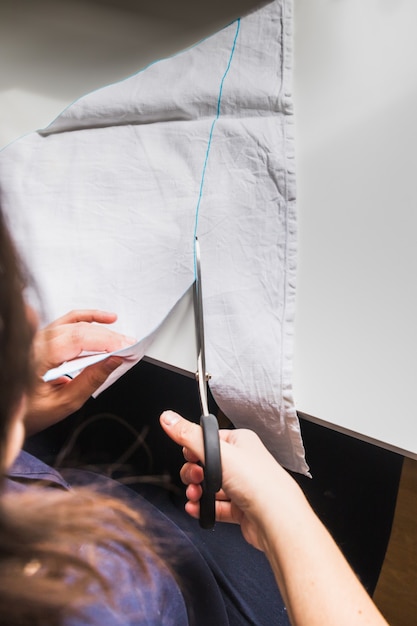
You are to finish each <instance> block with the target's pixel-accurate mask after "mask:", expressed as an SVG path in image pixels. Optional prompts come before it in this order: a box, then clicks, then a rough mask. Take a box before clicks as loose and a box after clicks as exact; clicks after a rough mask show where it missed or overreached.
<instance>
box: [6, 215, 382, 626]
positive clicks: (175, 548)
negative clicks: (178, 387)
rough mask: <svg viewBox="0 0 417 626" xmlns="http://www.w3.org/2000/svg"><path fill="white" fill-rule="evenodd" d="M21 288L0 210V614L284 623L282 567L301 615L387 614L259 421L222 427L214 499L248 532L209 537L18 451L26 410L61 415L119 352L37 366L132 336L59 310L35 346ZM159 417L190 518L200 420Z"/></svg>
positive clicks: (102, 317)
mask: <svg viewBox="0 0 417 626" xmlns="http://www.w3.org/2000/svg"><path fill="white" fill-rule="evenodd" d="M23 286H24V276H23V272H22V270H21V267H20V265H19V263H18V258H17V255H16V252H15V250H14V248H13V245H12V243H11V241H10V238H9V235H8V233H7V230H6V228H5V225H4V222H3V219H2V217H1V215H0V464H1V470H2V471H1V476H2V485H1V498H0V624H4V625H6V624H7V626H13V625H14V624H16V625H19V626H22V625H23V626H25V625H26V624H28V625H29V624H30V625H35V626H36V625H37V624H39V625H40V624H42V625H59V624H66V625H67V624H68V625H74V626H76V625H77V626H81V625H83V624H93V625H95V624H97V625H98V624H100V626H102V625H106V626H113V625H121V624H123V625H129V624H132V625H133V624H137V625H139V626H141V625H145V624H146V625H153V626H157V625H158V626H160V625H171V624H172V625H180V624H181V625H182V624H189V623H195V624H198V625H199V626H202V625H204V624H207V626H214V625H216V626H219V625H221V624H256V625H258V624H268V625H270V624H279V625H283V624H288V617H287V614H286V610H285V607H284V605H283V603H282V600H281V596H280V595H279V593H278V591H277V588H276V586H275V584H274V580H273V574H274V575H275V579H276V582H277V584H278V586H279V588H280V590H281V593H282V596H283V597H284V599H285V603H286V607H287V608H288V613H289V615H290V618H291V623H292V624H293V625H294V626H307V625H308V626H315V625H317V626H326V625H329V626H330V625H332V626H333V625H334V624H337V625H338V626H356V625H358V626H359V625H362V624H368V625H373V626H382V625H384V624H385V626H386V622H385V620H384V619H383V617H382V616H381V615H380V613H379V612H378V610H377V609H376V607H375V605H374V604H373V603H372V601H371V599H370V598H369V596H368V595H367V593H366V592H365V590H364V589H363V587H362V586H361V585H360V583H359V581H358V580H357V579H356V577H355V575H354V574H353V572H352V571H351V569H350V567H349V566H348V564H347V563H346V561H345V559H344V557H343V556H342V554H341V553H340V551H339V550H338V548H337V547H336V545H335V543H334V542H333V540H332V539H331V537H330V535H329V534H328V532H327V531H326V529H325V528H324V527H323V525H322V524H321V522H320V521H319V520H318V518H317V517H316V516H315V514H314V513H313V511H312V510H311V508H310V506H309V505H308V503H307V501H306V499H305V497H304V495H303V493H302V492H301V490H300V489H299V487H298V485H297V484H296V483H295V481H294V480H293V479H292V478H291V477H290V476H289V475H288V474H287V472H285V470H283V468H281V467H280V466H279V465H278V464H277V463H276V462H275V460H274V459H273V458H272V457H271V455H270V454H269V453H268V452H267V450H266V449H265V448H264V446H263V445H262V444H261V442H260V441H259V439H258V438H257V436H256V435H255V434H254V433H252V432H250V431H244V430H230V431H228V430H224V431H221V455H222V464H223V488H222V490H221V491H220V492H219V493H218V494H217V499H216V517H217V519H218V520H219V522H223V521H225V522H234V523H235V524H240V528H241V531H242V534H243V536H244V538H245V539H246V541H247V543H245V542H244V541H243V540H242V538H241V536H240V535H239V533H238V532H236V531H239V527H238V526H236V525H230V524H221V523H220V524H218V525H217V526H216V530H215V533H208V534H207V531H202V530H200V529H199V528H198V527H197V526H196V525H195V524H194V525H193V524H192V523H191V522H192V520H191V521H190V519H189V518H187V517H186V516H185V515H184V514H183V513H182V512H180V511H178V510H177V509H175V508H174V509H169V508H166V509H165V512H166V513H167V515H168V516H169V517H167V515H164V513H163V512H162V511H161V510H159V509H158V508H156V507H155V506H153V505H152V504H151V503H149V502H147V501H146V500H144V499H143V498H142V497H141V496H139V495H138V494H136V493H134V492H132V491H130V490H128V489H127V488H124V487H122V486H121V485H118V484H116V483H114V482H113V481H108V480H107V479H105V478H100V477H98V476H97V475H91V474H90V473H88V472H81V473H78V475H75V476H74V475H73V479H75V481H76V482H78V483H79V484H80V485H88V486H89V487H88V488H87V489H86V488H85V487H79V488H76V489H73V488H72V487H71V486H70V485H69V484H68V482H66V481H65V480H64V478H63V477H62V476H61V475H60V474H58V472H56V471H54V470H53V469H52V468H50V467H48V466H46V465H45V464H43V463H42V462H40V461H38V460H37V459H36V458H34V457H31V456H30V455H27V454H25V453H21V452H20V453H19V449H20V446H21V444H22V440H23V433H24V424H23V420H24V419H25V420H26V421H27V424H28V427H29V429H30V430H33V431H36V429H39V428H41V427H45V426H47V425H49V424H51V423H53V422H55V421H57V420H59V419H61V418H62V417H64V416H65V415H66V414H68V413H70V412H72V411H73V410H74V409H75V408H77V407H78V406H80V404H82V403H83V402H84V401H85V399H86V398H87V397H88V396H89V395H90V393H91V392H92V391H93V390H94V389H95V388H97V387H98V386H99V385H100V384H101V383H102V382H103V381H104V380H105V379H106V377H107V376H108V375H109V373H110V372H111V371H113V370H114V368H115V367H117V366H118V365H119V364H120V360H118V359H115V358H114V357H111V358H109V359H108V360H107V361H105V362H103V363H101V364H97V365H96V366H92V368H90V369H88V370H85V372H83V373H82V374H81V375H80V376H79V377H77V379H75V380H74V381H68V380H60V381H58V382H57V384H56V386H55V387H54V388H53V387H51V386H50V385H46V384H44V383H42V382H40V381H39V379H36V376H35V374H34V372H35V371H36V372H37V373H38V375H41V374H42V373H43V372H44V371H45V370H46V369H48V368H49V367H51V366H54V365H57V364H58V363H59V362H60V361H64V360H65V359H68V358H72V357H74V356H76V355H77V354H78V353H79V352H80V351H81V350H83V349H96V350H97V349H101V350H108V351H109V352H110V351H111V350H114V349H116V348H117V347H120V346H121V345H123V344H126V343H129V342H131V341H132V340H130V339H129V338H125V337H121V336H120V335H117V334H116V333H112V332H111V331H110V330H109V329H107V328H106V327H103V326H97V325H91V324H89V322H91V321H98V322H102V323H108V322H111V321H113V320H114V316H113V315H112V314H106V313H102V312H91V311H86V312H78V313H77V312H73V313H71V314H68V316H64V317H63V318H61V319H60V320H58V322H57V323H55V324H53V325H51V326H50V327H48V328H47V329H45V330H44V331H42V332H41V333H38V334H37V336H36V340H35V342H34V343H33V336H34V321H33V315H31V314H29V315H28V311H27V309H26V307H25V304H24V300H23V297H22V290H23ZM30 318H32V321H31V319H30ZM32 344H33V345H32ZM32 347H34V350H33V352H34V358H33V359H32V358H31V355H32ZM161 425H162V427H163V429H164V430H165V431H166V433H167V434H168V435H169V436H170V437H171V438H172V439H173V440H174V441H176V442H177V443H178V444H179V445H181V446H183V451H184V456H185V458H186V463H185V464H184V466H183V468H182V470H181V478H182V480H183V482H184V483H185V484H186V485H188V486H187V497H188V503H187V505H186V510H187V512H188V513H189V514H190V515H191V516H192V517H197V516H198V513H199V499H200V496H201V486H200V483H201V481H202V479H203V469H202V467H201V465H200V464H199V462H201V461H203V460H204V459H203V456H204V454H203V441H202V434H201V430H200V427H199V426H197V425H196V424H192V423H190V422H188V421H187V420H184V419H183V418H181V417H180V416H179V415H177V414H175V413H173V412H171V411H168V412H165V413H163V414H162V416H161ZM33 483H35V484H33ZM92 485H94V486H95V491H93V490H92V489H91V486H92ZM164 537H165V538H166V539H167V541H166V542H165V544H168V546H169V550H167V547H166V545H164V541H163V539H164ZM249 544H251V545H249ZM251 546H253V548H252V547H251ZM262 551H263V552H265V554H266V555H267V557H268V559H269V560H270V563H271V565H272V570H271V569H270V568H269V565H268V564H267V562H266V560H265V557H264V554H263V552H262ZM272 571H273V574H272Z"/></svg>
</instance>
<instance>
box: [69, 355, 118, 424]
mask: <svg viewBox="0 0 417 626" xmlns="http://www.w3.org/2000/svg"><path fill="white" fill-rule="evenodd" d="M122 363H123V359H122V358H120V357H114V356H113V357H109V358H108V359H106V360H105V361H101V362H100V363H96V364H95V365H90V367H86V368H85V370H84V371H82V372H81V374H79V375H78V376H77V377H76V378H74V379H73V380H71V381H69V383H67V384H66V385H63V389H62V393H61V403H62V405H63V406H65V408H66V412H67V415H69V414H70V413H73V412H74V411H76V410H77V409H79V408H80V407H81V406H82V405H83V404H84V403H85V402H86V401H87V400H88V398H90V396H91V395H92V394H93V393H94V392H95V391H96V390H97V389H98V388H99V387H101V385H102V384H103V383H104V382H105V381H106V380H107V378H108V377H109V376H110V374H111V373H112V372H114V370H115V369H117V368H118V367H119V366H120V365H121V364H122Z"/></svg>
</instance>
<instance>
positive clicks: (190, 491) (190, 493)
mask: <svg viewBox="0 0 417 626" xmlns="http://www.w3.org/2000/svg"><path fill="white" fill-rule="evenodd" d="M202 493H203V489H202V488H201V485H195V484H191V485H188V487H187V489H186V490H185V495H186V496H187V499H188V500H190V501H191V502H198V501H199V500H200V498H201V496H202Z"/></svg>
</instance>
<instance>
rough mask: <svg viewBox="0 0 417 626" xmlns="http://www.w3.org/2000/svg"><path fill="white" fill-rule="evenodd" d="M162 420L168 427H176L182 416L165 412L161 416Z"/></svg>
mask: <svg viewBox="0 0 417 626" xmlns="http://www.w3.org/2000/svg"><path fill="white" fill-rule="evenodd" d="M161 420H162V421H163V422H164V424H166V425H167V426H174V424H176V423H177V422H179V420H180V416H179V415H177V413H174V411H164V412H163V413H162V415H161Z"/></svg>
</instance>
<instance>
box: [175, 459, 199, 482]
mask: <svg viewBox="0 0 417 626" xmlns="http://www.w3.org/2000/svg"><path fill="white" fill-rule="evenodd" d="M180 477H181V480H182V482H183V483H184V485H190V484H191V483H195V484H198V483H201V481H202V480H204V470H203V468H202V467H201V466H200V465H197V464H196V463H185V464H184V465H183V466H182V468H181V470H180Z"/></svg>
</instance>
